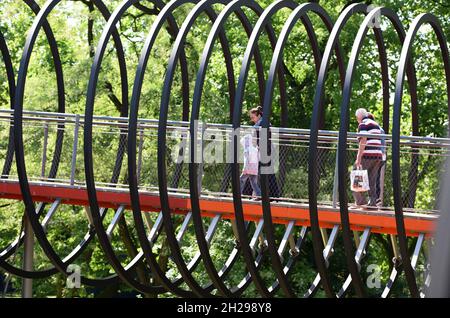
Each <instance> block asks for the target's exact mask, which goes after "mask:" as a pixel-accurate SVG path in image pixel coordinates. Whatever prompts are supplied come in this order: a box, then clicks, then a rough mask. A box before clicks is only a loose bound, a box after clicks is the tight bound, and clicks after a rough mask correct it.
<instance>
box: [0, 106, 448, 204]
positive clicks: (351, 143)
mask: <svg viewBox="0 0 450 318" xmlns="http://www.w3.org/2000/svg"><path fill="white" fill-rule="evenodd" d="M13 126H14V122H13V116H12V111H11V110H0V134H1V136H0V137H1V138H0V140H1V147H0V164H1V165H2V168H3V170H2V171H3V175H2V178H8V179H17V178H18V177H17V172H16V168H15V163H14V162H13V157H11V156H8V142H9V139H8V138H9V134H10V129H11V127H13ZM199 127H200V128H199V129H198V131H199V134H201V135H202V136H203V137H204V138H203V139H202V142H201V144H202V147H203V148H202V149H200V153H202V154H203V160H201V163H200V165H199V169H200V170H201V171H200V173H199V175H201V180H200V182H199V183H200V184H201V190H202V193H204V194H208V195H215V196H230V195H231V184H230V169H229V165H228V163H229V159H228V161H227V155H229V153H228V152H229V151H230V149H232V147H231V140H232V130H231V126H230V125H225V124H209V123H200V124H199ZM250 128H251V127H248V126H243V128H242V130H241V131H239V135H240V136H243V135H244V134H246V133H249V132H251V130H249V129H250ZM127 129H128V118H118V117H107V116H94V121H93V130H92V136H93V138H92V147H93V160H94V174H95V180H96V185H97V186H98V187H121V188H128V183H127V139H126V137H127V133H128V131H127ZM157 129H158V121H157V120H149V119H140V120H139V122H138V130H137V149H136V153H137V155H136V157H137V174H138V181H139V186H140V189H141V190H157V187H158V176H157V171H158V170H157V169H158V167H157V156H158V152H157V139H158V131H157ZM83 133H84V116H82V115H75V114H59V113H46V112H30V111H25V112H24V117H23V136H24V153H25V160H26V161H25V162H26V167H27V175H28V178H29V180H30V181H36V182H59V183H65V184H71V185H73V186H84V185H85V176H84V157H83ZM358 136H363V134H356V133H351V132H350V133H349V134H348V139H347V162H348V166H349V169H348V177H347V178H346V179H347V180H348V181H347V183H348V187H347V189H348V197H349V202H352V200H353V199H352V194H351V191H350V176H349V175H350V171H351V166H352V165H353V163H354V161H355V158H356V153H357V149H358V141H357V137H358ZM381 137H382V138H384V139H385V141H386V153H387V161H386V164H385V174H384V182H383V179H381V182H380V191H382V192H383V194H382V198H383V206H384V207H392V206H393V189H392V186H391V184H392V182H391V143H392V140H391V136H390V135H382V136H381ZM58 138H62V143H61V145H62V148H61V151H60V152H58V151H57V149H56V145H57V144H58ZM338 138H339V137H338V132H335V131H320V133H319V142H318V175H319V179H318V184H317V191H318V192H317V193H318V200H319V203H320V204H325V205H331V206H336V204H337V202H338V201H339V200H338V199H337V185H336V181H337V174H336V166H337V165H336V154H337V144H338ZM189 141H190V139H189V123H187V122H177V121H169V123H168V129H167V139H166V144H167V147H166V166H167V182H168V185H169V188H171V189H172V191H178V192H185V193H188V192H189V170H188V168H189V167H188V162H189ZM271 142H272V143H273V150H274V160H275V161H276V169H275V170H274V172H275V173H274V177H272V178H271V179H270V180H271V182H270V187H271V193H272V195H273V196H276V197H279V198H278V200H285V201H293V202H299V203H307V202H308V186H307V185H308V155H309V130H307V129H292V128H275V127H274V128H272V135H271ZM449 148H450V139H447V138H432V137H417V136H402V137H401V147H400V161H401V162H400V163H401V179H402V188H403V189H402V190H403V206H404V207H405V208H411V209H413V208H414V209H415V210H421V211H422V210H423V211H432V210H436V202H437V198H438V197H439V190H440V187H439V175H440V174H441V173H442V163H443V162H444V160H445V158H446V157H447V156H448V149H449ZM180 149H182V150H183V153H182V155H180ZM118 154H119V158H120V154H123V158H122V162H121V164H120V160H119V161H118V160H117V158H118ZM240 159H242V155H241V154H240ZM55 162H58V166H57V167H56V166H55ZM241 162H242V160H241ZM8 165H10V169H7V168H5V167H7V166H8ZM248 191H250V192H248ZM244 193H246V194H251V189H250V190H249V188H247V189H244ZM248 198H249V197H248Z"/></svg>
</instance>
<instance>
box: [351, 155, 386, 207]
mask: <svg viewBox="0 0 450 318" xmlns="http://www.w3.org/2000/svg"><path fill="white" fill-rule="evenodd" d="M361 165H362V168H363V170H367V174H368V175H369V187H370V190H369V203H367V199H366V195H365V194H364V192H353V197H354V198H355V204H357V205H365V204H368V205H370V206H376V204H377V199H378V196H379V194H378V195H377V188H378V187H379V186H380V185H378V182H379V175H380V168H381V166H382V160H381V159H375V158H373V159H372V158H365V157H363V158H362V160H361Z"/></svg>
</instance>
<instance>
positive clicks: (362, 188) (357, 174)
mask: <svg viewBox="0 0 450 318" xmlns="http://www.w3.org/2000/svg"><path fill="white" fill-rule="evenodd" d="M350 184H351V189H352V191H353V192H366V191H369V190H370V186H369V174H368V173H367V170H352V172H351V173H350Z"/></svg>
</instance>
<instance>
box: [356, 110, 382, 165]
mask: <svg viewBox="0 0 450 318" xmlns="http://www.w3.org/2000/svg"><path fill="white" fill-rule="evenodd" d="M358 132H359V133H363V134H374V135H380V134H381V128H380V126H379V125H378V124H377V122H376V121H374V120H372V119H370V118H368V117H366V118H364V119H363V120H362V122H361V123H360V124H359V125H358ZM359 138H361V137H358V140H359ZM363 157H365V158H374V159H382V158H383V151H382V142H381V139H380V138H370V137H367V142H366V147H365V149H364V153H363Z"/></svg>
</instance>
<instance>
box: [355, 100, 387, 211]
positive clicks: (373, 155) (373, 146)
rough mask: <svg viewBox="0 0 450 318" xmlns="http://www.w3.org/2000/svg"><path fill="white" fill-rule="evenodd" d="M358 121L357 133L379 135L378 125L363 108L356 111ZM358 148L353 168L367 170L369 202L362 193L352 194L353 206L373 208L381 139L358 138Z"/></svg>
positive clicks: (380, 163)
mask: <svg viewBox="0 0 450 318" xmlns="http://www.w3.org/2000/svg"><path fill="white" fill-rule="evenodd" d="M355 115H356V120H357V121H358V124H359V125H358V133H362V134H373V135H380V134H381V128H380V126H379V125H378V123H377V122H376V121H375V120H373V119H371V118H369V113H368V112H367V110H366V109H364V108H359V109H358V110H357V111H356V114H355ZM358 141H359V148H358V154H357V156H356V161H355V168H356V169H363V170H367V173H368V175H369V187H370V190H369V202H368V203H367V200H366V198H365V196H364V195H363V194H362V193H357V192H353V196H354V198H355V204H356V205H357V206H358V205H366V204H367V207H368V208H375V209H376V203H377V199H378V196H377V182H378V174H379V171H380V168H381V165H382V160H383V151H382V144H381V139H380V138H379V137H378V138H377V137H375V136H374V138H371V137H358Z"/></svg>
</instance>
